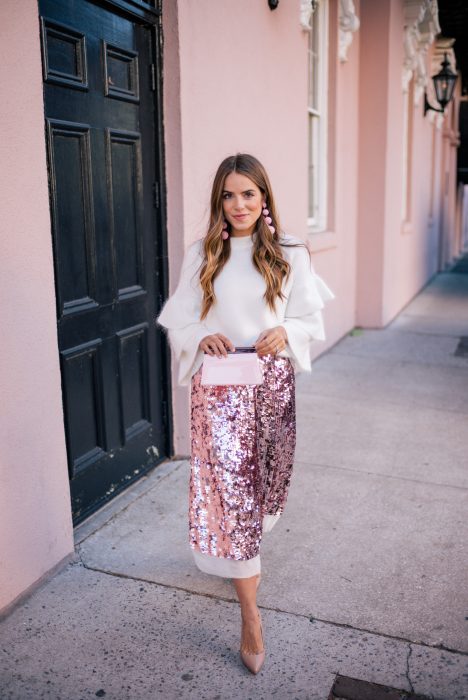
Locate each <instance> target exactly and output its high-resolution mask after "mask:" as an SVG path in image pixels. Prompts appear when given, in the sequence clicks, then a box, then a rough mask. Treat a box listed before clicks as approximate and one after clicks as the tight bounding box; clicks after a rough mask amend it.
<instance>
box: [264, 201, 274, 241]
mask: <svg viewBox="0 0 468 700" xmlns="http://www.w3.org/2000/svg"><path fill="white" fill-rule="evenodd" d="M262 207H263V209H262V214H263V218H264V219H265V223H266V224H267V226H268V228H269V229H270V232H271V233H274V232H275V231H276V229H275V227H274V226H272V225H271V224H272V223H273V219H272V218H271V216H270V212H269V211H268V209H267V208H266V202H262Z"/></svg>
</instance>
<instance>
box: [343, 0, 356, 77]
mask: <svg viewBox="0 0 468 700" xmlns="http://www.w3.org/2000/svg"><path fill="white" fill-rule="evenodd" d="M359 25H360V22H359V17H358V16H357V15H356V8H355V7H354V2H353V0H340V14H339V26H340V41H339V46H338V56H339V58H340V61H341V62H342V63H344V62H345V61H347V60H348V49H349V47H350V46H351V44H352V42H353V34H354V32H357V30H358V29H359Z"/></svg>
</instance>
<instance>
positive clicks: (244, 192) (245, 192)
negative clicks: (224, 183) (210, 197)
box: [223, 188, 254, 194]
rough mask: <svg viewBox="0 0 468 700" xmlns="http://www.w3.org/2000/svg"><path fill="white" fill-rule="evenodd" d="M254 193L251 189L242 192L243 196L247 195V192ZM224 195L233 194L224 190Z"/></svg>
mask: <svg viewBox="0 0 468 700" xmlns="http://www.w3.org/2000/svg"><path fill="white" fill-rule="evenodd" d="M253 191H254V190H253V189H252V188H250V189H248V190H244V191H243V192H241V194H247V192H253ZM223 194H232V192H230V191H229V190H223Z"/></svg>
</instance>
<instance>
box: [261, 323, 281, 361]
mask: <svg viewBox="0 0 468 700" xmlns="http://www.w3.org/2000/svg"><path fill="white" fill-rule="evenodd" d="M287 342H288V334H287V333H286V329H285V328H283V326H276V327H275V328H269V329H268V330H266V331H262V332H261V333H260V335H259V336H258V338H257V340H256V341H255V350H256V351H257V355H276V354H277V353H278V352H281V350H284V348H285V347H286V345H287Z"/></svg>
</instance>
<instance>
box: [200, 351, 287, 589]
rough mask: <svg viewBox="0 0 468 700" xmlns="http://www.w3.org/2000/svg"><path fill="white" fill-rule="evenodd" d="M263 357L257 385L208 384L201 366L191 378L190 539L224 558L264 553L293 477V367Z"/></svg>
mask: <svg viewBox="0 0 468 700" xmlns="http://www.w3.org/2000/svg"><path fill="white" fill-rule="evenodd" d="M260 361H261V365H262V371H263V384H260V385H258V386H237V385H236V386H202V384H201V383H200V380H201V368H200V369H199V370H198V372H196V374H195V375H194V376H193V377H192V391H191V470H190V485H189V543H190V547H191V548H192V550H194V551H195V552H197V553H200V554H206V555H211V557H216V558H222V559H223V560H234V561H239V562H240V561H247V560H251V559H254V558H255V557H258V554H259V549H260V542H261V539H262V531H263V522H264V516H265V515H272V516H275V515H276V516H278V515H280V514H281V513H282V512H283V510H284V507H285V504H286V499H287V495H288V489H289V484H290V481H291V475H292V466H293V460H294V449H295V443H296V407H295V378H294V369H293V366H292V364H291V361H290V360H289V359H288V358H282V357H275V356H273V355H267V356H265V357H262V358H260ZM210 573H216V572H211V571H210ZM220 575H222V574H220ZM243 575H244V576H245V575H250V574H243Z"/></svg>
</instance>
